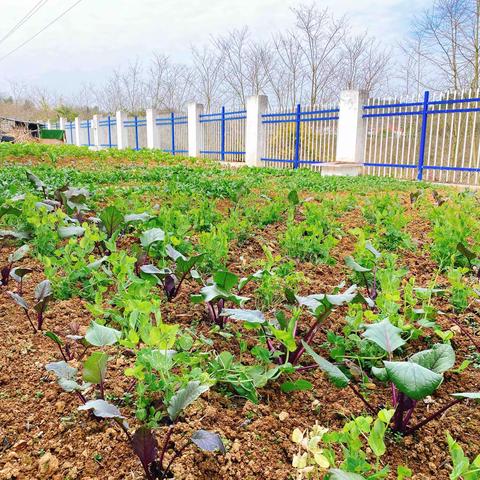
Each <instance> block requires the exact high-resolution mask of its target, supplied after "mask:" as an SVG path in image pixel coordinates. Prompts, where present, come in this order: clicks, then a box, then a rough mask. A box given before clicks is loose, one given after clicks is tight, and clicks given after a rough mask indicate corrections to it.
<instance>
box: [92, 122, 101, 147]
mask: <svg viewBox="0 0 480 480" xmlns="http://www.w3.org/2000/svg"><path fill="white" fill-rule="evenodd" d="M92 129H93V144H94V145H95V148H96V149H97V150H100V125H99V124H98V115H94V116H93V118H92Z"/></svg>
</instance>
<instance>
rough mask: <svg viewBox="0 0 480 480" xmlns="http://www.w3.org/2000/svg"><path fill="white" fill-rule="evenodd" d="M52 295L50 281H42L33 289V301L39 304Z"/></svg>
mask: <svg viewBox="0 0 480 480" xmlns="http://www.w3.org/2000/svg"><path fill="white" fill-rule="evenodd" d="M52 295H53V290H52V284H51V283H50V280H43V282H40V283H39V284H38V285H37V286H36V287H35V300H36V301H37V302H41V301H43V300H45V299H47V298H50V297H51V296H52Z"/></svg>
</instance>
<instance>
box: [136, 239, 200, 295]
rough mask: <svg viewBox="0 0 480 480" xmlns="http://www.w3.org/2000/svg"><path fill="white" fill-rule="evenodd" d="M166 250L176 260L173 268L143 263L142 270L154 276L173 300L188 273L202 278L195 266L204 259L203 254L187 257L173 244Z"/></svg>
mask: <svg viewBox="0 0 480 480" xmlns="http://www.w3.org/2000/svg"><path fill="white" fill-rule="evenodd" d="M166 251H167V255H168V256H169V257H170V259H171V260H172V261H173V262H174V266H173V268H171V269H170V268H162V269H159V268H158V267H156V266H155V265H151V264H148V265H142V266H141V267H140V270H141V271H142V272H143V273H145V274H147V275H152V276H154V277H155V278H156V279H157V281H158V283H159V284H160V285H161V287H162V289H163V291H164V292H165V296H166V297H167V300H169V301H171V300H173V299H174V298H175V297H176V296H177V295H178V292H179V291H180V288H181V286H182V284H183V281H184V280H185V279H186V278H187V276H188V275H191V276H192V278H195V279H200V275H199V273H198V272H197V271H196V270H194V267H195V265H197V264H198V263H199V262H200V261H201V260H202V258H203V254H200V255H196V256H193V257H190V258H187V257H185V255H183V254H182V253H180V252H179V251H178V250H175V248H173V247H172V246H171V245H167V247H166Z"/></svg>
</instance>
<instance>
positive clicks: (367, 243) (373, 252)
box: [365, 240, 382, 258]
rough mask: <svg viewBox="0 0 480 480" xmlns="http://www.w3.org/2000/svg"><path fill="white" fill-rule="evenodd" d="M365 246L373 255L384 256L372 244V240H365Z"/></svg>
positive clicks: (376, 256)
mask: <svg viewBox="0 0 480 480" xmlns="http://www.w3.org/2000/svg"><path fill="white" fill-rule="evenodd" d="M365 248H366V249H367V250H368V251H369V252H370V253H372V254H373V255H375V258H380V257H381V256H382V254H381V253H380V252H379V251H378V250H377V249H376V248H375V247H374V246H373V245H372V242H371V241H370V240H367V241H366V242H365Z"/></svg>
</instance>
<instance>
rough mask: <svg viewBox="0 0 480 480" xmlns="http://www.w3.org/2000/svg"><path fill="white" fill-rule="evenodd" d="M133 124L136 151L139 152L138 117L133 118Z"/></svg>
mask: <svg viewBox="0 0 480 480" xmlns="http://www.w3.org/2000/svg"><path fill="white" fill-rule="evenodd" d="M133 124H134V125H135V150H137V151H138V150H139V148H138V116H137V115H135V116H134V117H133Z"/></svg>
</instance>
